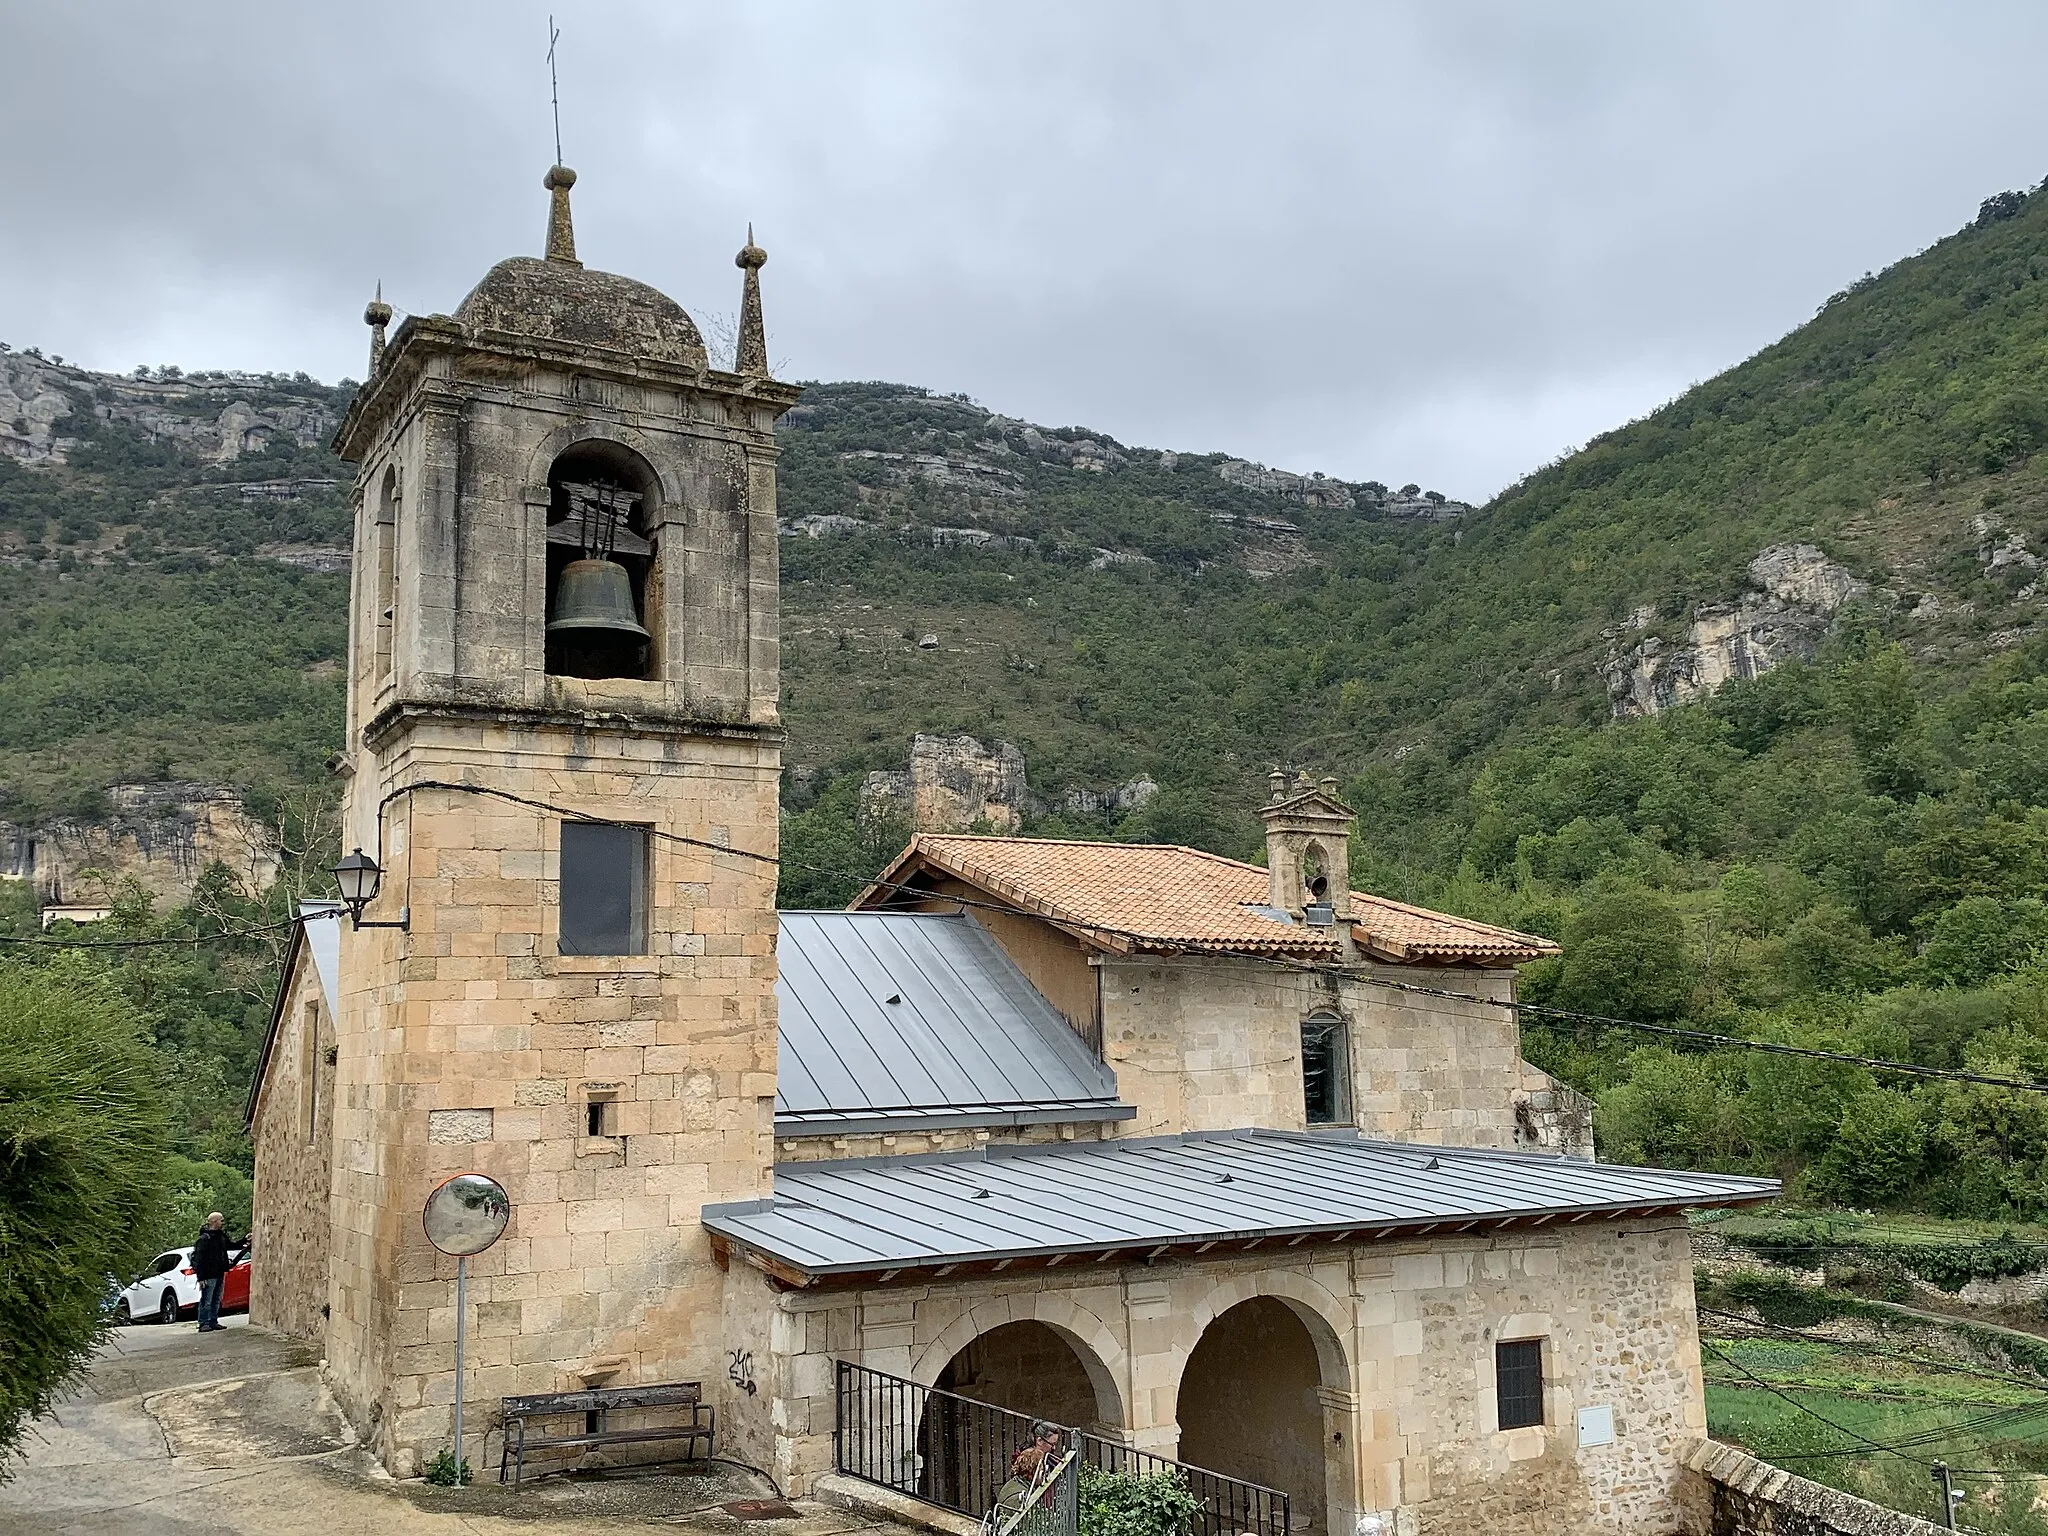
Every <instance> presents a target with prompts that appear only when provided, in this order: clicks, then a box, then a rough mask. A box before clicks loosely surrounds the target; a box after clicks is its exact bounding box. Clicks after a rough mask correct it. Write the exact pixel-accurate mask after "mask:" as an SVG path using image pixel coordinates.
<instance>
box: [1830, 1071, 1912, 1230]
mask: <svg viewBox="0 0 2048 1536" xmlns="http://www.w3.org/2000/svg"><path fill="white" fill-rule="evenodd" d="M1926 1148H1927V1127H1926V1124H1925V1123H1924V1122H1923V1121H1922V1120H1921V1118H1920V1110H1919V1107H1918V1106H1917V1105H1916V1104H1915V1103H1914V1102H1913V1100H1912V1099H1910V1098H1908V1097H1907V1096H1906V1095H1905V1094H1903V1093H1895V1092H1893V1091H1892V1090H1891V1089H1888V1088H1872V1089H1871V1090H1870V1091H1869V1092H1867V1093H1864V1094H1860V1095H1858V1096H1857V1097H1856V1098H1854V1099H1851V1100H1850V1101H1849V1103H1848V1104H1847V1105H1846V1106H1844V1108H1843V1110H1842V1122H1841V1125H1840V1126H1839V1127H1838V1128H1837V1129H1836V1132H1835V1144H1834V1145H1833V1146H1831V1147H1830V1148H1828V1150H1827V1154H1826V1155H1825V1156H1824V1157H1822V1158H1821V1160H1820V1163H1819V1165H1818V1166H1817V1167H1816V1168H1815V1169H1814V1184H1815V1187H1816V1188H1817V1189H1818V1190H1820V1191H1821V1192H1823V1193H1825V1194H1827V1195H1829V1196H1831V1197H1833V1198H1835V1199H1837V1200H1842V1201H1845V1202H1847V1203H1849V1204H1851V1205H1870V1204H1876V1203H1879V1202H1882V1201H1886V1200H1895V1199H1897V1198H1898V1197H1899V1196H1900V1195H1903V1194H1904V1193H1905V1192H1906V1191H1907V1190H1908V1189H1910V1188H1911V1187H1912V1185H1913V1182H1914V1180H1915V1179H1917V1178H1918V1177H1919V1174H1920V1165H1921V1159H1922V1158H1923V1157H1924V1156H1925V1155H1926Z"/></svg>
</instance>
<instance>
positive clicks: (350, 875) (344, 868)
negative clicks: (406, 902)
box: [332, 848, 412, 930]
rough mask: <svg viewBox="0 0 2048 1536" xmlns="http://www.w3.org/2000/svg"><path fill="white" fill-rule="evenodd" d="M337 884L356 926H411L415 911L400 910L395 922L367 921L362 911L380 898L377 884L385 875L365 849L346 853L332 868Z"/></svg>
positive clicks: (350, 920) (407, 927) (403, 927)
mask: <svg viewBox="0 0 2048 1536" xmlns="http://www.w3.org/2000/svg"><path fill="white" fill-rule="evenodd" d="M332 873H333V875H334V881H335V884H337V885H339V886H340V887H341V904H342V905H343V906H344V907H346V908H348V920H349V923H350V925H351V926H352V927H356V928H398V929H404V930H409V929H410V927H411V918H412V914H411V913H410V912H408V911H400V912H399V914H398V921H397V922H395V923H366V922H364V921H363V911H364V909H365V908H367V907H368V906H369V905H370V903H371V902H372V901H375V900H376V899H377V887H378V885H379V884H380V883H381V882H382V881H383V879H384V871H383V870H382V869H381V868H379V867H378V864H377V861H376V860H375V859H373V858H371V857H370V856H369V855H368V854H367V853H365V852H363V850H362V849H360V848H358V849H356V851H355V852H354V853H351V854H348V855H346V856H345V857H344V858H343V859H342V861H341V862H340V863H339V864H337V865H335V866H334V869H333V871H332Z"/></svg>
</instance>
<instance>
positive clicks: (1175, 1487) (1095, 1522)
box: [1080, 1462, 1202, 1536]
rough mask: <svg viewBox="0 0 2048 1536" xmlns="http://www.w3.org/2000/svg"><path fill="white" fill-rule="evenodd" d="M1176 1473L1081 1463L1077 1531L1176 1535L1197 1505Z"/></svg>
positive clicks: (1084, 1534) (1098, 1535) (1087, 1535)
mask: <svg viewBox="0 0 2048 1536" xmlns="http://www.w3.org/2000/svg"><path fill="white" fill-rule="evenodd" d="M1201 1507H1202V1506H1201V1505H1200V1503H1198V1502H1197V1501H1196V1499H1195V1496H1194V1495H1193V1494H1192V1493H1190V1492H1189V1491H1188V1485H1187V1483H1186V1481H1185V1480H1184V1479H1182V1478H1181V1476H1180V1475H1179V1474H1178V1473H1174V1472H1166V1473H1161V1474H1160V1475H1158V1476H1156V1477H1136V1476H1133V1475H1132V1474H1131V1473H1128V1472H1105V1471H1103V1470H1102V1469H1101V1468H1100V1467H1092V1466H1089V1465H1088V1464H1087V1463H1085V1462H1084V1463H1082V1466H1081V1487H1080V1530H1081V1536H1181V1533H1182V1532H1184V1531H1186V1530H1187V1528H1188V1524H1189V1522H1190V1521H1192V1520H1193V1519H1194V1517H1195V1516H1196V1514H1198V1513H1199V1512H1200V1510H1201Z"/></svg>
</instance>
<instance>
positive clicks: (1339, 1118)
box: [1301, 1013, 1351, 1125]
mask: <svg viewBox="0 0 2048 1536" xmlns="http://www.w3.org/2000/svg"><path fill="white" fill-rule="evenodd" d="M1348 1071H1349V1068H1348V1066H1347V1064H1346V1052H1345V1049H1344V1021H1343V1020H1342V1019H1339V1018H1334V1017H1332V1016H1331V1015H1329V1014H1320V1013H1319V1014H1317V1015H1315V1016H1314V1017H1313V1018H1309V1019H1304V1020H1303V1021H1302V1025H1301V1101H1302V1109H1303V1111H1304V1112H1305V1116H1306V1118H1307V1120H1308V1123H1309V1124H1310V1125H1342V1124H1344V1123H1345V1122H1346V1121H1348V1120H1349V1119H1350V1118H1351V1105H1350V1096H1349V1095H1348V1094H1347V1093H1346V1092H1345V1078H1346V1075H1347V1073H1348Z"/></svg>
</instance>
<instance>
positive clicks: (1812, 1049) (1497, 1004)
mask: <svg viewBox="0 0 2048 1536" xmlns="http://www.w3.org/2000/svg"><path fill="white" fill-rule="evenodd" d="M421 790H442V791H446V792H449V793H453V794H465V795H479V796H483V797H485V798H488V799H493V800H503V801H505V802H507V803H508V804H511V805H517V806H521V807H523V808H525V809H527V810H532V811H540V812H544V813H546V814H548V815H551V816H561V817H564V818H566V819H568V820H571V821H579V822H587V823H591V824H594V825H597V826H608V827H627V828H631V829H632V830H634V831H639V832H644V833H646V834H648V835H649V836H651V837H653V838H654V839H655V840H657V841H659V842H664V843H669V844H674V845H677V846H681V847H685V848H694V849H698V850H700V851H702V852H706V853H713V854H724V855H727V856H729V857H732V858H739V859H746V860H749V861H751V862H754V863H759V864H766V865H770V866H772V867H775V868H778V869H788V870H795V871H798V872H801V873H804V874H813V875H825V876H829V877H833V878H845V877H846V876H847V871H845V870H842V869H833V868H829V867H827V866H824V865H818V864H808V863H803V862H800V861H794V860H784V859H781V858H779V857H778V856H777V855H775V854H772V853H756V852H754V851H753V850H752V849H749V848H735V847H733V846H731V845H730V844H727V843H718V842H713V841H711V840H710V839H708V838H701V837H689V836H686V835H684V834H683V833H679V832H667V831H664V830H662V829H661V828H659V827H651V826H649V825H647V824H646V823H645V822H637V821H629V820H625V819H623V818H619V817H611V816H599V815H596V814H594V813H592V812H590V811H584V810H578V809H577V808H575V807H573V806H565V805H557V804H554V803H553V802H551V801H547V800H539V799H535V798H534V797H532V796H530V795H520V794H514V793H513V792H512V791H510V790H504V789H494V788H491V787H490V786H488V785H482V784H459V783H455V782H453V781H450V780H446V779H419V780H415V781H413V782H412V783H409V784H401V785H399V786H398V787H397V788H396V789H393V790H392V791H391V792H390V793H388V794H387V795H385V796H384V798H383V799H382V800H380V801H379V802H378V803H377V820H378V826H379V834H380V835H379V842H380V844H381V842H382V836H381V831H382V824H383V819H384V812H385V809H386V808H387V807H389V806H390V805H391V804H392V802H394V801H396V800H400V799H403V798H404V797H406V796H408V795H411V794H415V793H418V792H419V791H421ZM380 851H381V849H380ZM867 885H868V887H869V888H877V887H879V888H880V889H883V890H887V891H891V892H895V893H897V894H901V895H907V896H915V897H917V898H918V899H920V900H943V901H946V902H949V903H951V904H952V905H954V906H957V907H959V908H961V909H962V910H966V911H977V910H978V911H989V912H1000V913H1004V914H1010V915H1014V914H1015V912H1016V911H1017V909H1016V908H1015V907H1013V906H1008V905H1005V904H1003V903H1000V902H992V901H976V900H974V899H973V898H971V897H963V896H955V895H950V894H948V895H944V896H941V895H940V894H939V893H937V892H934V891H930V890H926V889H923V888H921V887H917V886H911V885H907V884H904V883H903V882H901V881H893V880H882V879H879V878H875V879H870V880H869V881H868V882H867ZM290 925H291V924H290V921H286V922H283V923H277V924H270V925H264V926H258V927H251V928H247V929H240V930H233V931H223V932H222V933H221V934H220V935H218V937H220V938H241V937H253V936H255V935H257V934H261V933H265V932H273V931H276V930H277V929H279V928H286V927H289V926H290ZM1085 926H1086V927H1087V929H1088V931H1089V932H1091V933H1098V934H1101V935H1103V936H1104V937H1107V938H1117V939H1126V940H1129V941H1131V942H1132V943H1134V944H1139V945H1143V946H1144V947H1146V948H1148V949H1150V950H1153V951H1155V952H1159V953H1164V954H1170V955H1171V954H1186V955H1200V956H1203V957H1205V958H1210V959H1220V960H1238V961H1244V962H1248V963H1252V964H1257V965H1263V966H1267V967H1271V968H1276V969H1281V970H1287V971H1291V972H1294V973H1297V974H1314V975H1329V974H1332V973H1336V974H1339V975H1343V976H1346V977H1349V978H1351V979H1353V980H1357V981H1361V982H1365V983H1369V984H1370V985H1373V986H1377V987H1385V988H1389V989H1391V990H1393V991H1396V992H1405V993H1408V994H1411V995H1413V996H1417V997H1431V998H1437V999H1440V1000H1442V1001H1446V1002H1458V1003H1467V1004H1471V1005H1473V1006H1475V1007H1480V1008H1495V1009H1498V1008H1508V1009H1513V1010H1515V1011H1516V1012H1517V1013H1519V1014H1525V1015H1531V1016H1533V1017H1536V1018H1538V1019H1558V1020H1563V1021H1565V1022H1568V1023H1575V1024H1586V1025H1593V1026H1597V1027H1599V1028H1602V1029H1624V1030H1629V1031H1632V1032H1634V1033H1638V1034H1644V1035H1650V1036H1655V1037H1658V1038H1661V1039H1667V1040H1680V1041H1685V1042H1687V1043H1689V1044H1693V1045H1702V1046H1708V1047H1711V1048H1713V1049H1717V1050H1738V1051H1751V1052H1755V1053H1758V1054H1762V1055H1771V1056H1790V1057H1797V1058H1801V1059H1804V1060H1808V1061H1826V1062H1833V1063H1836V1064H1839V1065H1842V1066H1852V1067H1862V1068H1864V1069H1865V1070H1866V1071H1870V1072H1882V1073H1889V1074H1892V1075H1895V1076H1901V1077H1912V1078H1919V1079H1922V1080H1927V1081H1942V1082H1958V1083H1969V1084H1972V1085H1975V1086H1977V1087H1982V1088H2008V1089H2012V1090H2014V1091H2016V1092H2021V1093H2048V1083H2037V1082H2030V1081H2027V1080H2026V1079H2023V1078H2016V1077H2001V1076H1998V1075H1996V1074H1993V1073H1987V1072H1970V1071H1966V1070H1963V1069H1960V1068H1955V1067H1928V1066H1921V1065H1920V1064H1918V1063H1916V1062H1908V1061H1888V1060H1885V1059H1884V1058H1882V1057H1876V1056H1861V1055H1857V1054H1855V1053H1853V1052H1849V1051H1829V1050H1823V1049H1821V1048H1819V1047H1817V1046H1805V1045H1787V1044H1784V1043H1782V1042H1780V1041H1776V1040H1752V1039H1750V1038H1748V1037H1747V1036H1743V1035H1727V1034H1719V1033H1716V1032H1714V1031H1711V1030H1703V1029H1685V1028H1682V1027H1680V1026H1678V1025H1674V1024H1652V1023H1649V1022H1647V1021H1645V1020H1642V1019H1622V1018H1616V1017H1614V1016H1612V1015H1609V1014H1600V1013H1587V1012H1584V1011H1583V1010H1580V1009H1574V1008H1555V1007H1552V1006H1550V1005H1549V1004H1546V1003H1525V1002H1521V1001H1519V1000H1508V999H1503V998H1495V997H1481V996H1479V995H1477V994H1476V993H1470V992H1456V991H1452V990H1450V989H1448V988H1444V987H1427V986H1422V985H1419V984H1417V983H1415V982H1407V981H1396V980H1394V979H1392V978H1391V977H1386V976H1380V975H1377V974H1375V973H1374V969H1373V968H1372V967H1369V966H1359V965H1346V964H1343V963H1342V962H1330V961H1315V960H1303V959H1299V958H1293V957H1289V956H1284V955H1271V954H1261V953H1256V952H1252V951H1246V950H1233V949H1224V948H1215V947H1211V946H1196V945H1162V944H1161V943H1160V941H1159V939H1158V938H1157V937H1156V936H1155V935H1151V934H1145V933H1139V932H1137V931H1136V930H1134V929H1128V928H1118V927H1115V926H1112V925H1107V924H1101V923H1090V924H1086V925H1085ZM206 941H207V940H206V939H205V938H203V937H201V938H180V939H136V940H101V941H95V940H86V939H51V940H35V939H28V938H11V937H6V936H0V942H4V943H8V944H15V945H39V946H40V947H44V948H52V949H98V948H104V949H122V948H137V949H142V948H163V947H168V946H171V945H176V944H191V943H202V942H206Z"/></svg>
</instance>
